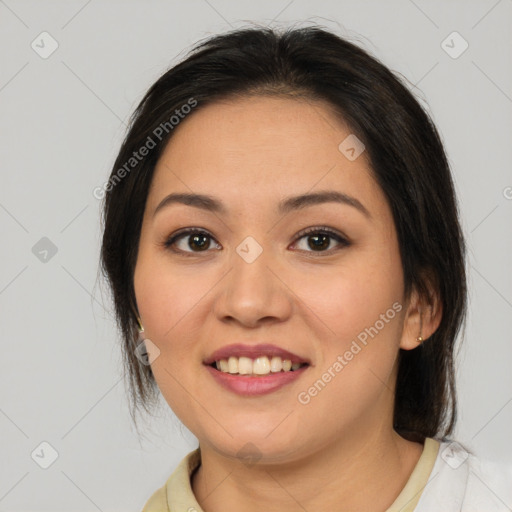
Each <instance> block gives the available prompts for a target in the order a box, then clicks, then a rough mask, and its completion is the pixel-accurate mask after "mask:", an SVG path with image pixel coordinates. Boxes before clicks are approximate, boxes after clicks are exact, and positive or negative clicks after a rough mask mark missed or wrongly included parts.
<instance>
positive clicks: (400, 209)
mask: <svg viewBox="0 0 512 512" xmlns="http://www.w3.org/2000/svg"><path fill="white" fill-rule="evenodd" d="M250 95H271V96H277V97H289V98H298V97H299V98H305V99H307V100H312V101H323V102H324V104H325V102H327V104H329V105H330V106H331V107H332V108H333V111H334V112H335V113H337V114H338V116H339V119H340V121H342V122H344V123H346V124H347V125H348V126H349V127H350V129H351V131H352V133H354V134H355V135H356V136H357V137H358V138H359V139H360V140H361V141H362V142H363V144H364V145H365V147H366V158H368V159H369V162H370V168H371V172H372V174H373V176H374V178H375V179H376V181H377V183H378V184H379V186H380V187H381V189H382V191H383V192H384V194H385V196H386V200H387V201H388V203H389V205H390V208H391V211H392V214H393V220H394V224H395V228H396V232H397V236H398V243H399V249H400V255H401V260H402V268H403V276H404V289H405V292H404V293H405V296H406V298H408V297H410V292H411V290H412V289H413V287H414V289H416V290H417V291H418V293H419V294H420V296H421V297H422V298H423V299H424V300H425V301H426V303H427V304H433V301H434V300H435V297H434V296H433V293H432V290H434V292H435V294H436V296H437V297H438V300H439V303H440V305H441V306H442V317H441V321H440V324H439V327H438V328H437V330H436V331H435V332H434V333H433V334H432V335H431V337H430V338H428V340H426V341H424V342H423V343H422V344H421V345H420V346H419V347H418V348H416V349H414V350H402V349H400V351H399V355H398V371H397V381H396V390H395V402H394V404H395V405H394V413H393V414H394V418H393V427H394V429H395V430H396V431H397V432H398V433H399V434H400V435H402V436H403V437H405V438H407V439H410V440H420V439H421V440H422V439H424V438H425V437H441V438H443V439H445V438H446V436H448V435H449V434H451V433H452V431H453V428H454V425H455V421H456V416H457V402H456V392H455V391H456V390H455V373H454V347H455V342H456V338H457V335H458V333H459V330H460V328H461V327H462V326H463V325H464V322H465V315H466V303H467V289H466V271H465V242H464V239H463V234H462V229H461V226H460V222H459V213H458V208H457V203H456V196H455V190H454V184H453V181H452V177H451V173H450V168H449V165H448V161H447V157H446V155H445V151H444V148H443V144H442V142H441V138H440V135H439V133H438V131H437V130H436V128H435V125H434V123H433V121H432V120H431V118H430V116H429V115H428V113H427V112H426V111H425V110H424V109H423V108H422V107H421V106H420V104H419V103H418V101H417V100H416V99H415V98H414V96H413V95H412V93H411V92H410V91H409V90H408V88H407V87H406V86H405V85H404V83H402V78H401V77H400V76H399V75H398V74H396V73H393V72H392V71H391V70H389V69H388V68H387V67H386V66H384V65H383V64H381V63H380V62H379V61H378V60H377V59H376V58H374V57H373V56H371V55H370V54H369V53H367V52H366V51H365V50H363V49H362V48H360V47H359V46H357V45H355V44H353V43H351V42H349V41H348V40H346V39H344V38H342V37H340V36H338V35H336V34H333V33H331V32H329V31H327V30H325V29H323V28H321V27H319V26H313V27H306V28H288V29H286V30H277V29H270V28H267V27H257V28H252V27H251V28H243V29H237V30H233V31H230V32H227V33H223V34H220V35H216V36H213V37H210V38H208V39H206V40H202V41H200V42H199V43H197V44H196V46H195V47H194V48H193V49H192V51H191V52H190V53H189V54H188V55H187V57H186V58H185V59H184V60H182V61H181V62H180V63H178V64H177V65H175V66H173V67H172V68H171V69H169V70H168V71H166V72H165V73H164V74H163V75H162V76H161V77H160V78H159V79H158V80H157V81H156V82H155V83H154V84H153V85H152V86H151V87H150V89H149V90H148V91H147V93H146V94H145V95H144V97H143V99H142V100H141V102H140V104H139V105H138V107H137V108H136V110H135V111H134V113H133V114H132V117H131V119H130V126H129V128H128V131H127V134H126V137H125V139H124V141H123V143H122V145H121V148H120V151H119V154H118V156H117V159H116V161H115V163H114V166H113V168H112V173H111V176H110V180H109V182H108V186H107V187H105V189H104V192H105V197H104V207H103V223H104V232H103V240H102V247H101V268H102V270H103V272H104V274H105V276H106V278H107V282H108V284H109V285H110V288H111V291H112V296H113V301H114V307H115V313H116V320H117V324H118V327H119V329H120V332H121V335H122V341H123V354H124V362H125V365H124V366H125V371H127V373H128V376H129V381H130V392H131V393H130V398H131V401H130V405H131V406H132V409H131V410H132V418H133V410H137V409H138V406H140V405H142V406H143V407H144V409H145V410H146V412H147V411H148V410H149V409H148V404H149V403H150V402H152V401H153V400H155V399H156V398H157V395H158V387H157V385H156V382H155V379H154V376H153V374H152V371H151V367H150V366H149V365H145V364H143V363H141V362H140V361H139V359H138V358H137V357H136V356H135V347H136V343H137V326H138V323H137V316H138V313H137V305H136V299H135V292H134V284H133V275H134V269H135V264H136V260H137V251H138V245H139V238H140V231H141V225H142V218H143V214H144V209H145V203H146V198H147V196H148V191H149V186H150V184H151V180H152V176H153V172H154V170H155V167H156V163H157V161H158V159H159V157H160V155H161V154H162V151H163V150H164V148H165V146H166V143H167V142H168V141H169V139H170V138H171V137H172V134H173V130H175V129H179V125H177V126H175V123H174V122H173V125H172V126H171V124H172V123H170V122H169V121H170V119H171V118H172V116H173V115H174V114H175V113H179V112H188V111H189V110H190V109H188V110H187V109H185V108H184V106H185V105H187V104H188V105H192V104H193V102H197V103H194V105H197V106H195V108H194V109H193V111H192V112H191V113H189V114H188V115H194V113H196V112H197V111H199V110H200V109H201V108H202V107H204V106H205V105H208V104H212V103H214V102H216V101H220V100H224V99H227V100H229V99H234V98H244V97H247V96H250ZM180 117H182V116H180ZM175 118H176V119H178V118H177V117H176V116H175ZM178 123H179V120H178ZM157 127H159V131H158V130H157ZM162 127H165V129H163V128H162ZM156 134H158V136H156ZM150 139H151V140H152V142H153V143H154V144H155V146H154V147H153V148H152V149H151V150H150V151H149V152H148V154H147V156H145V157H144V158H143V159H141V160H140V163H139V161H137V162H133V161H130V158H133V154H134V152H136V151H137V150H139V149H140V148H141V147H143V146H144V145H147V144H148V141H149V140H150ZM129 161H130V162H131V164H134V165H133V167H134V170H131V169H130V171H128V172H124V173H122V172H121V170H122V169H125V171H126V167H127V166H126V164H127V162H129ZM121 178H122V179H121Z"/></svg>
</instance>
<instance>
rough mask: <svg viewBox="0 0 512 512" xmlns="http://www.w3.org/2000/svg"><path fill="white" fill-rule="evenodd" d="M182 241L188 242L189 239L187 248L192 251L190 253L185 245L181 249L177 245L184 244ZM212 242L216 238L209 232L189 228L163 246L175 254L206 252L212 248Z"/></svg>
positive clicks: (172, 237) (170, 238)
mask: <svg viewBox="0 0 512 512" xmlns="http://www.w3.org/2000/svg"><path fill="white" fill-rule="evenodd" d="M192 235H194V236H192ZM182 239H184V240H183V241H186V240H187V239H188V242H187V243H186V247H188V248H189V249H191V250H190V251H188V250H186V248H185V244H182V246H181V247H178V245H179V244H177V242H182ZM210 240H214V238H213V237H212V236H211V235H210V234H209V233H208V232H206V231H203V230H202V229H197V228H188V229H185V230H183V231H179V232H178V233H175V234H174V235H172V236H171V237H169V238H168V239H167V240H166V241H165V242H164V244H163V245H164V247H165V248H167V249H170V250H172V251H174V252H182V253H194V252H206V251H207V250H208V249H209V248H210ZM217 245H218V244H217ZM175 247H177V248H175ZM219 247H220V246H219ZM195 249H197V250H195Z"/></svg>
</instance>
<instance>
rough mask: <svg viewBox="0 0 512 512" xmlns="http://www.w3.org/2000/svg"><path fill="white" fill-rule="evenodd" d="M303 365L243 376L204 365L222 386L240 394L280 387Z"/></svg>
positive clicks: (296, 373)
mask: <svg viewBox="0 0 512 512" xmlns="http://www.w3.org/2000/svg"><path fill="white" fill-rule="evenodd" d="M307 368H308V366H303V367H301V368H299V369H297V370H294V371H293V372H292V371H289V372H276V373H270V374H268V375H265V376H264V377H245V376H241V375H238V374H231V373H225V372H221V371H220V370H216V369H215V368H213V367H212V366H206V369H207V370H208V371H209V372H210V373H211V375H212V377H213V378H214V379H215V380H216V381H217V382H218V383H219V384H220V385H221V386H223V387H224V388H226V389H228V390H229V391H232V392H233V393H236V394H237V395H242V396H258V395H266V394H268V393H272V392H273V391H277V390H278V389H281V388H282V387H283V386H286V384H290V383H291V382H293V381H295V380H297V379H298V378H300V377H301V375H302V374H303V373H304V372H305V371H306V370H307Z"/></svg>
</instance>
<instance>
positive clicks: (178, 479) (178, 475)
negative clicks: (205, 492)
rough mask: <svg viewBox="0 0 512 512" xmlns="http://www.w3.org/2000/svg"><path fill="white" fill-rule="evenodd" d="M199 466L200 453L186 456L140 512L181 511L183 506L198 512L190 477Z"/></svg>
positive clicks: (198, 507) (196, 452) (199, 508)
mask: <svg viewBox="0 0 512 512" xmlns="http://www.w3.org/2000/svg"><path fill="white" fill-rule="evenodd" d="M200 464H201V452H200V450H199V449H196V450H194V451H192V452H190V453H189V454H188V455H186V456H185V457H184V458H183V459H182V460H181V462H180V463H179V464H178V466H177V467H176V469H175V470H174V471H173V473H172V474H171V476H170V477H169V478H168V479H167V482H165V484H164V485H163V486H162V487H160V489H157V490H156V491H155V492H154V493H153V495H152V496H151V498H149V500H148V501H147V503H146V505H144V508H143V509H142V512H172V511H174V510H178V509H179V510H182V509H183V506H184V504H186V505H187V507H185V508H186V509H187V510H196V511H197V512H199V511H200V510H201V507H200V506H199V504H198V503H197V501H196V499H195V496H194V493H193V491H192V486H191V482H190V476H191V474H192V473H193V472H194V470H195V469H196V468H197V467H198V466H199V465H200Z"/></svg>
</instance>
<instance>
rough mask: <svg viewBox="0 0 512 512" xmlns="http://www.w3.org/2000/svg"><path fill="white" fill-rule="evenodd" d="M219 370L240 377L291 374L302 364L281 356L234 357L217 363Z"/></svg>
mask: <svg viewBox="0 0 512 512" xmlns="http://www.w3.org/2000/svg"><path fill="white" fill-rule="evenodd" d="M215 366H216V367H217V370H219V371H221V372H224V373H232V374H239V375H269V374H270V373H279V372H281V371H284V372H289V371H294V370H297V369H299V368H300V367H301V366H303V364H302V363H293V364H292V362H291V361H290V360H289V359H281V358H280V357H279V356H273V357H272V358H270V359H269V358H268V356H259V357H257V358H256V359H254V360H253V359H251V358H250V357H240V358H238V357H234V356H231V357H230V358H229V359H221V360H219V361H215Z"/></svg>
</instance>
